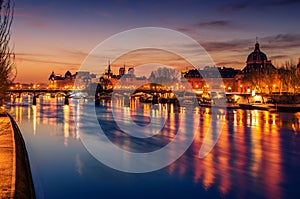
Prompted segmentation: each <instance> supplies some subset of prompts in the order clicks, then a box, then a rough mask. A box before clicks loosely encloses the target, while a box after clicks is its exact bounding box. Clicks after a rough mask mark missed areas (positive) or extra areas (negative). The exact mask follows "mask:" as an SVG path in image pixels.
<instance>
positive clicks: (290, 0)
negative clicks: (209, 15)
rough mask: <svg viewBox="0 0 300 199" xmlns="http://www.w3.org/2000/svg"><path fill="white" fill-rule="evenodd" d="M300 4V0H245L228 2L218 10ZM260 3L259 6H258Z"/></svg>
mask: <svg viewBox="0 0 300 199" xmlns="http://www.w3.org/2000/svg"><path fill="white" fill-rule="evenodd" d="M295 4H300V0H271V1H255V0H254V1H247V2H246V1H245V2H238V3H228V4H223V5H221V6H220V7H219V8H218V10H219V11H220V12H238V11H243V10H246V9H248V8H251V9H265V8H269V7H280V6H290V5H295ZM257 5H259V6H257Z"/></svg>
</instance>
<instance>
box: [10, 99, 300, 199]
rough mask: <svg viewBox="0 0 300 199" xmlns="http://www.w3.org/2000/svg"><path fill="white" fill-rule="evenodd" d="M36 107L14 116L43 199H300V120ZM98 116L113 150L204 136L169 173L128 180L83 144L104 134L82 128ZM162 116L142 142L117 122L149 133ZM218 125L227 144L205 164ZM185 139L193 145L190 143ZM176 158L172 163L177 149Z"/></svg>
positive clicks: (241, 113) (260, 114)
mask: <svg viewBox="0 0 300 199" xmlns="http://www.w3.org/2000/svg"><path fill="white" fill-rule="evenodd" d="M31 100H32V99H30V96H29V97H23V99H22V98H21V99H16V101H15V102H14V104H13V105H7V110H8V111H9V112H10V114H12V115H13V116H14V118H15V120H16V121H17V123H18V124H19V127H20V129H21V132H22V135H23V137H24V140H25V143H26V147H27V150H28V154H29V158H30V164H31V170H32V175H33V181H34V186H35V190H36V195H37V198H299V197H300V188H299V185H300V172H299V171H300V113H276V112H274V113H271V112H268V111H257V110H222V109H220V110H218V111H217V114H216V115H213V114H212V110H211V109H209V108H199V107H196V108H195V109H192V110H185V109H183V108H179V109H178V108H176V107H173V106H172V105H169V106H166V105H150V104H141V103H139V102H138V101H134V102H133V103H132V105H131V106H130V107H123V106H122V103H120V104H119V105H118V106H116V112H117V114H116V115H114V117H112V114H111V103H110V102H103V103H102V104H101V106H100V107H95V106H94V103H93V102H89V101H86V100H75V99H73V100H71V103H70V105H69V106H64V105H63V99H60V98H49V97H43V98H40V99H38V100H37V106H31V105H30V103H28V101H29V102H30V101H31ZM120 110H123V111H120ZM124 110H125V112H126V111H127V112H129V113H130V114H129V118H128V114H125V115H124ZM93 112H95V113H96V114H97V118H98V122H99V125H101V128H102V129H103V130H104V131H105V134H106V136H107V137H108V138H109V140H110V142H111V143H113V144H115V146H117V147H119V148H122V149H123V150H127V151H133V152H137V153H139V152H140V153H145V152H150V151H156V150H158V149H159V148H161V147H164V146H166V145H167V144H168V143H170V142H172V139H174V137H175V136H176V133H177V131H178V130H179V129H181V130H182V129H183V131H189V130H190V129H194V130H195V129H196V130H195V131H197V132H196V134H195V138H194V141H193V143H192V144H191V146H190V147H189V148H188V149H187V150H186V152H185V153H184V154H183V155H182V156H181V157H180V158H179V159H178V160H176V161H175V162H173V163H172V164H170V165H169V166H166V167H164V168H161V169H159V170H156V171H152V172H147V173H128V172H122V171H118V170H115V169H113V168H110V167H108V166H107V165H106V164H103V163H102V162H101V161H98V160H97V159H96V158H95V157H94V156H92V155H91V153H90V152H89V149H87V148H86V147H85V145H84V144H83V143H84V142H85V141H84V140H83V139H82V136H85V135H89V136H95V135H96V134H97V133H98V128H97V127H93V126H91V127H90V128H81V127H82V126H84V125H86V122H87V121H88V120H89V119H90V117H91V116H90V115H89V114H91V113H93ZM121 113H122V114H123V115H122V114H121ZM160 113H164V115H165V116H166V117H167V120H166V123H165V124H164V128H163V129H162V130H161V133H160V134H157V135H155V136H154V137H153V138H147V139H142V138H138V139H134V138H132V137H131V136H128V135H127V134H125V133H124V132H122V131H121V130H120V129H119V128H118V127H116V123H115V121H114V120H120V119H121V120H123V121H126V120H128V119H133V120H134V121H135V123H137V124H138V125H140V126H141V127H143V126H147V124H148V123H149V118H150V117H148V116H152V117H155V115H157V117H158V116H159V115H160ZM118 114H119V115H118ZM151 114H152V115H151ZM130 115H131V116H130ZM187 115H189V116H191V117H192V118H193V119H190V118H191V117H188V116H187ZM216 120H217V122H222V124H224V126H223V129H222V132H221V135H220V138H219V139H218V141H217V143H216V145H215V146H214V148H213V150H212V151H211V152H210V153H209V154H208V155H207V156H206V157H205V158H203V159H201V158H199V150H200V147H201V145H202V144H203V140H204V137H205V136H206V134H205V132H208V131H209V129H211V128H213V127H214V125H213V123H216ZM179 124H183V125H182V126H179ZM196 125H197V126H196ZM94 134H95V135H94ZM181 136H182V137H181V140H186V139H187V138H188V136H190V135H189V134H187V135H181ZM106 144H107V141H106V140H100V141H99V146H100V149H101V147H102V150H103V151H105V149H106V148H105V146H106ZM173 150H174V151H171V152H170V154H169V155H170V157H171V156H172V153H173V152H175V151H176V150H177V149H176V148H174V149H173ZM101 152H102V151H101ZM106 153H108V154H109V151H108V152H106ZM169 155H168V154H167V155H166V156H165V157H162V158H168V157H169ZM116 158H120V157H116ZM124 159H125V158H124ZM120 162H121V164H123V163H124V161H120ZM146 163H147V162H146ZM151 163H152V162H149V164H151ZM127 164H128V165H129V166H128V167H133V166H134V165H133V163H132V162H127Z"/></svg>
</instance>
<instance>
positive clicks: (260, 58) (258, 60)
mask: <svg viewBox="0 0 300 199" xmlns="http://www.w3.org/2000/svg"><path fill="white" fill-rule="evenodd" d="M246 63H247V65H246V66H245V68H244V69H243V70H242V72H243V73H244V74H245V73H252V72H259V73H260V72H262V73H265V72H268V71H270V70H275V67H274V66H273V65H272V63H271V61H270V60H268V58H267V55H266V54H265V53H263V52H261V51H260V48H259V43H258V42H256V44H255V47H254V51H253V52H251V53H250V54H249V55H248V57H247V61H246Z"/></svg>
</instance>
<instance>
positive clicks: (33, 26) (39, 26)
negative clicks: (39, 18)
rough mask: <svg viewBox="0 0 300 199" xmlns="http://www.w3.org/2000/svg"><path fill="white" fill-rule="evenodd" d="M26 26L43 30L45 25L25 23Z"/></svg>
mask: <svg viewBox="0 0 300 199" xmlns="http://www.w3.org/2000/svg"><path fill="white" fill-rule="evenodd" d="M27 25H28V26H29V27H32V28H44V27H45V26H46V24H44V23H42V22H30V23H27Z"/></svg>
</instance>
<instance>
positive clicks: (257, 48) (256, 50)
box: [254, 37, 260, 52]
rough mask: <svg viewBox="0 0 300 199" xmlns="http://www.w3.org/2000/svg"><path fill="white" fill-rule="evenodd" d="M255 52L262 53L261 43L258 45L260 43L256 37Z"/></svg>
mask: <svg viewBox="0 0 300 199" xmlns="http://www.w3.org/2000/svg"><path fill="white" fill-rule="evenodd" d="M254 52H260V49H259V43H258V41H257V37H256V43H255V48H254Z"/></svg>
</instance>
